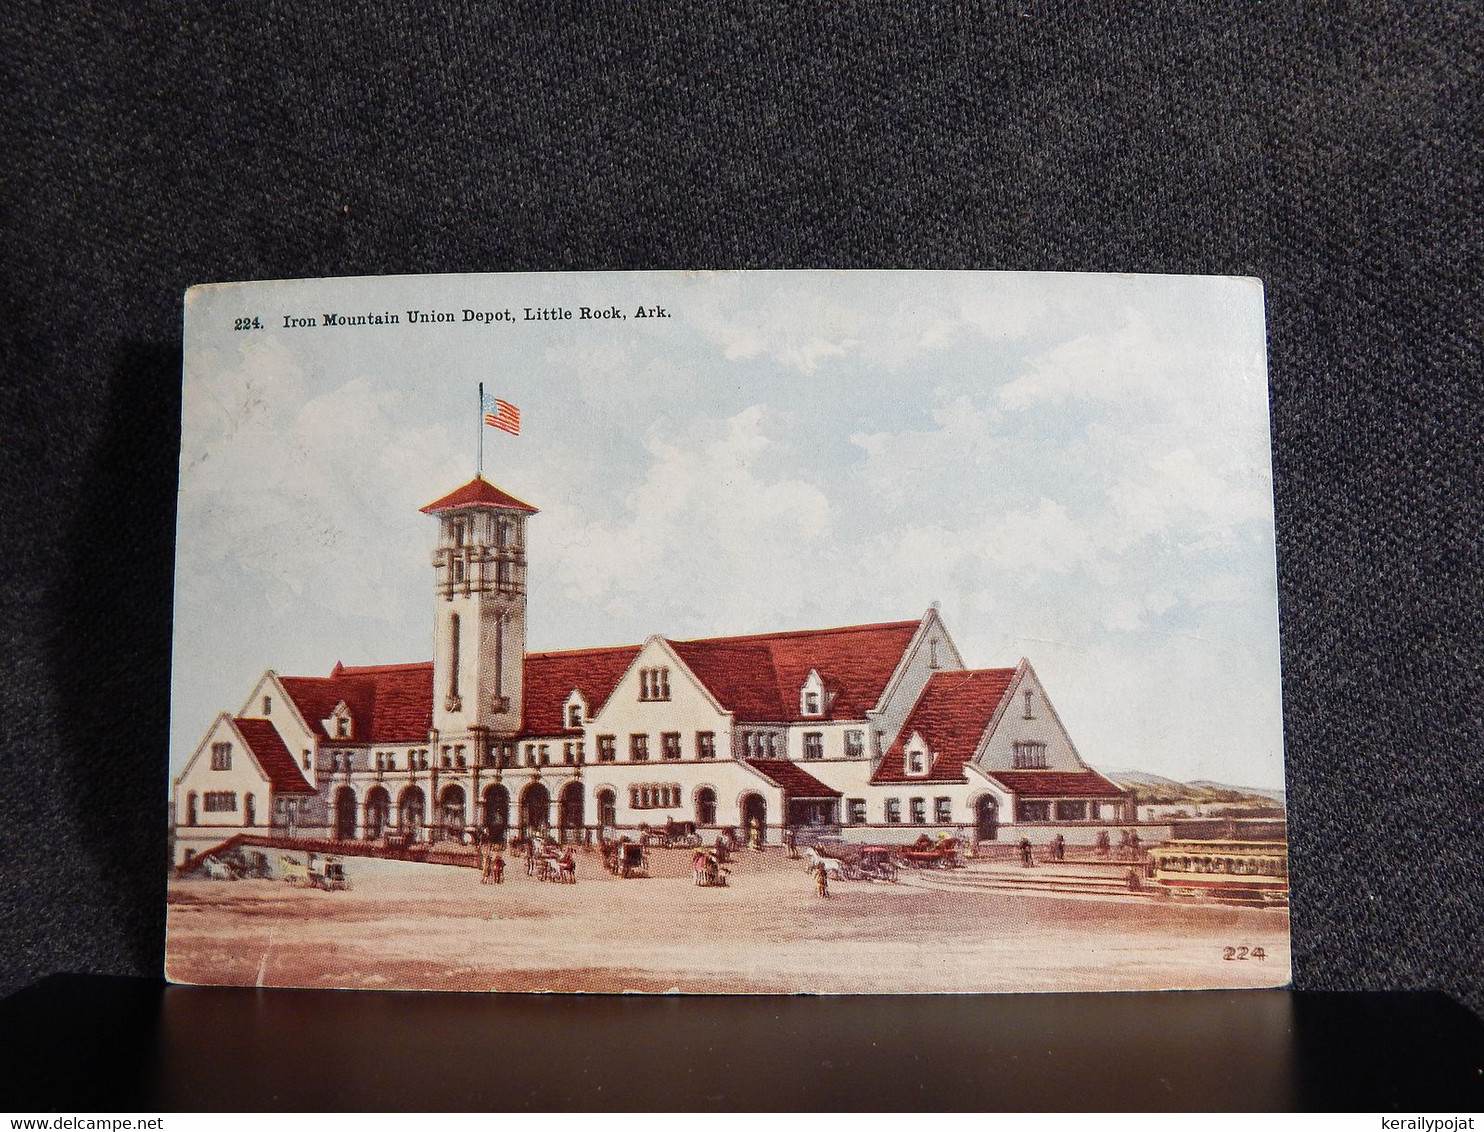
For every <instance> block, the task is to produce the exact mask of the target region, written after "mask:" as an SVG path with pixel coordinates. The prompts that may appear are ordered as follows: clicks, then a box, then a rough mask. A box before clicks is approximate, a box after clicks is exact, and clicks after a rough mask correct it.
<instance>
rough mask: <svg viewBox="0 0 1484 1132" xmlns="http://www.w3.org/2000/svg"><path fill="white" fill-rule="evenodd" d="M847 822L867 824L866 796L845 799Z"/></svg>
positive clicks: (848, 823) (847, 823)
mask: <svg viewBox="0 0 1484 1132" xmlns="http://www.w3.org/2000/svg"><path fill="white" fill-rule="evenodd" d="M845 824H846V825H865V824H866V800H865V799H864V798H846V799H845Z"/></svg>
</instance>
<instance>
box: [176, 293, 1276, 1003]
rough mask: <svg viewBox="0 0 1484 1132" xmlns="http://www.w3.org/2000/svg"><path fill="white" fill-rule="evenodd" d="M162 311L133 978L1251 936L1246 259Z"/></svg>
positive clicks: (776, 974) (1270, 786) (1021, 975)
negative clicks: (159, 714)
mask: <svg viewBox="0 0 1484 1132" xmlns="http://www.w3.org/2000/svg"><path fill="white" fill-rule="evenodd" d="M185 308H186V335H185V374H184V380H185V389H184V409H183V438H182V453H181V482H180V506H179V541H178V561H177V574H176V623H175V624H176V628H175V643H174V649H175V653H174V675H173V703H172V722H171V752H170V757H171V769H170V782H169V815H170V817H169V838H170V868H171V874H170V882H169V910H168V925H169V928H168V931H169V936H168V948H167V961H166V966H167V973H168V976H169V977H170V978H171V979H173V980H176V981H179V982H187V983H227V984H248V985H263V986H330V987H397V988H430V989H431V988H438V989H467V990H482V991H491V990H497V991H511V990H516V991H546V990H551V991H625V990H634V991H670V990H678V991H682V992H716V991H726V992H883V991H885V992H922V991H998V990H1089V989H1154V988H1186V987H1249V986H1272V985H1278V984H1282V983H1284V982H1286V981H1287V979H1288V974H1289V947H1288V911H1287V906H1288V899H1287V898H1288V867H1287V865H1288V862H1287V841H1286V823H1285V808H1284V781H1283V757H1282V733H1281V704H1280V698H1279V671H1278V624H1277V601H1276V583H1275V568H1274V542H1273V513H1272V485H1271V472H1270V461H1269V432H1268V414H1267V378H1266V363H1265V352H1264V351H1265V336H1264V323H1263V300H1262V288H1261V285H1260V284H1259V283H1257V282H1256V281H1254V280H1250V279H1218V278H1196V277H1175V276H1108V275H1050V274H1013V273H940V272H934V273H927V272H923V273H918V272H845V273H835V272H755V273H747V272H745V273H720V274H688V273H634V274H626V273H591V274H550V275H469V276H425V277H417V276H408V277H392V278H363V279H346V280H314V281H299V282H282V283H250V284H222V285H212V286H203V287H198V288H194V289H192V290H191V291H190V292H189V293H188V294H187V295H186V300H185Z"/></svg>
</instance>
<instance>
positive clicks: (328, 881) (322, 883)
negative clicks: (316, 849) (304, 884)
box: [309, 857, 350, 892]
mask: <svg viewBox="0 0 1484 1132" xmlns="http://www.w3.org/2000/svg"><path fill="white" fill-rule="evenodd" d="M309 882H310V883H311V884H313V885H314V887H315V888H322V889H324V890H325V891H326V892H336V891H341V892H348V891H350V877H348V876H346V875H345V862H343V861H342V860H341V859H340V858H339V857H326V858H325V865H324V868H322V869H315V868H313V867H312V866H311V868H310V870H309Z"/></svg>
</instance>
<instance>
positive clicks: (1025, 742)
mask: <svg viewBox="0 0 1484 1132" xmlns="http://www.w3.org/2000/svg"><path fill="white" fill-rule="evenodd" d="M1013 757H1014V761H1015V769H1016V770H1045V769H1046V744H1045V743H1041V742H1037V741H1036V740H1034V739H1019V740H1016V742H1015V745H1014V751H1013Z"/></svg>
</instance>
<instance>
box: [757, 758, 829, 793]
mask: <svg viewBox="0 0 1484 1132" xmlns="http://www.w3.org/2000/svg"><path fill="white" fill-rule="evenodd" d="M742 761H743V762H745V763H746V764H747V765H748V766H750V767H751V768H752V769H753V770H755V771H757V772H758V773H759V774H760V775H762V776H763V777H764V778H766V779H767V780H768V781H769V782H771V783H773V785H775V786H781V787H783V792H784V793H785V794H787V795H788V796H789V797H790V798H838V797H840V791H838V790H834V789H831V788H830V787H828V786H826V785H825V784H824V783H823V782H821V781H819V779H817V778H815V777H814V776H813V775H812V774H810V773H809V772H808V771H807V770H805V769H804V768H803V767H801V766H799V764H798V763H791V762H789V761H788V760H787V759H743V760H742Z"/></svg>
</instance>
